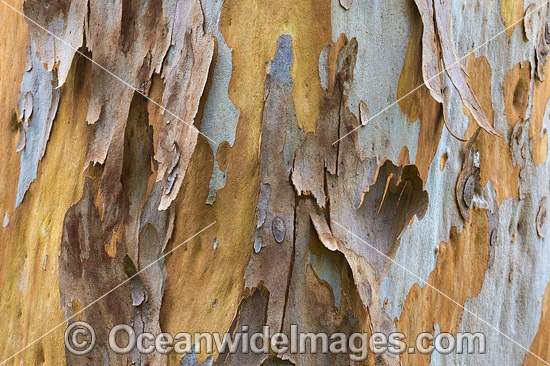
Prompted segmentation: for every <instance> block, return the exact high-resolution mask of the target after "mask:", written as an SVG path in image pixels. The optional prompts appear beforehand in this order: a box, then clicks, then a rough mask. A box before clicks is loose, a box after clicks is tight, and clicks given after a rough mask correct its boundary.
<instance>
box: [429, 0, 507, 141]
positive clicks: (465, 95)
mask: <svg viewBox="0 0 550 366" xmlns="http://www.w3.org/2000/svg"><path fill="white" fill-rule="evenodd" d="M434 10H435V20H436V22H435V23H436V26H437V32H438V35H439V40H440V46H441V54H442V56H443V63H444V65H445V70H446V72H447V75H449V78H450V79H451V82H452V83H453V85H454V86H455V88H456V90H458V93H459V94H460V97H461V98H462V103H464V105H465V106H466V108H468V110H469V111H470V112H471V113H472V116H473V117H474V118H475V120H476V121H477V123H478V124H479V125H480V126H481V128H483V129H484V130H485V131H487V132H488V133H489V134H491V135H497V136H498V134H497V131H496V130H495V129H494V128H493V126H491V124H490V122H489V119H488V118H487V116H486V115H485V113H484V112H483V109H482V108H481V104H480V103H479V100H478V99H477V97H476V95H475V94H474V91H473V90H472V88H471V86H470V84H469V83H468V81H467V80H466V73H465V72H464V69H463V68H462V65H461V64H460V59H459V57H458V55H457V54H456V50H455V47H454V44H453V36H452V30H451V25H452V19H451V8H450V2H449V1H448V0H435V1H434ZM424 26H426V25H425V23H424Z"/></svg>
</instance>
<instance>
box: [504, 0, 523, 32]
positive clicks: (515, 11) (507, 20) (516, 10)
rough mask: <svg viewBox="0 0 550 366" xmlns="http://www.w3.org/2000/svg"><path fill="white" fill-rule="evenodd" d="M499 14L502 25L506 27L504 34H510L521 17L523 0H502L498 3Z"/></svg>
mask: <svg viewBox="0 0 550 366" xmlns="http://www.w3.org/2000/svg"><path fill="white" fill-rule="evenodd" d="M500 15H501V16H502V20H503V21H504V26H505V27H506V28H508V29H507V30H506V34H508V35H511V34H512V32H513V31H514V28H515V27H516V25H518V24H520V22H519V20H520V19H521V18H522V17H523V0H502V2H501V3H500Z"/></svg>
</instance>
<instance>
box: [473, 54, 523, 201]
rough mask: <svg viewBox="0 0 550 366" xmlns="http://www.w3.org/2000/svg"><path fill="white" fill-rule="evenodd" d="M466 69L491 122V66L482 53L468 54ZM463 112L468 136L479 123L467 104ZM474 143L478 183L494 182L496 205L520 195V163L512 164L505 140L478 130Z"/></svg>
mask: <svg viewBox="0 0 550 366" xmlns="http://www.w3.org/2000/svg"><path fill="white" fill-rule="evenodd" d="M466 69H467V71H468V74H469V75H470V82H471V85H472V89H473V90H474V92H475V94H476V95H477V97H478V99H479V102H480V103H481V106H482V108H483V110H484V111H485V113H486V114H487V118H489V121H490V122H491V124H493V123H494V122H493V118H494V114H495V112H494V110H493V103H492V99H491V76H492V72H491V66H490V65H489V62H488V61H487V59H486V58H485V57H484V56H481V57H479V58H475V56H474V55H470V56H469V57H468V58H467V60H466ZM464 113H465V114H466V115H467V116H469V117H470V124H469V126H468V130H467V132H466V136H471V135H472V134H473V133H474V132H475V130H476V129H477V127H478V125H477V123H476V121H475V119H474V118H473V117H472V116H471V114H470V113H469V111H468V110H467V109H466V108H464ZM475 147H476V148H477V149H478V150H479V168H480V177H481V181H480V183H481V185H486V184H487V182H488V181H489V180H490V181H491V182H493V185H494V187H495V191H496V193H497V198H498V204H499V206H500V203H501V202H502V201H504V200H506V199H508V198H510V197H513V198H514V199H516V200H517V199H519V188H518V178H519V171H520V167H519V166H515V167H514V165H513V164H512V153H511V152H510V147H509V145H508V144H507V143H506V140H505V139H503V138H498V137H495V136H490V135H489V134H488V133H486V132H485V131H480V133H479V136H478V138H477V140H476V142H475Z"/></svg>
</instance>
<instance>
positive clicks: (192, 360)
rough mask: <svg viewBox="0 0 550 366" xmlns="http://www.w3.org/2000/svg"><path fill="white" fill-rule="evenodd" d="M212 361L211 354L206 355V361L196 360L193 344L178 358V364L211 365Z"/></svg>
mask: <svg viewBox="0 0 550 366" xmlns="http://www.w3.org/2000/svg"><path fill="white" fill-rule="evenodd" d="M213 362H214V357H213V356H208V358H207V359H206V361H204V363H200V362H199V361H198V360H197V356H196V354H195V346H194V345H193V346H192V347H191V350H190V351H189V352H187V353H186V354H185V356H183V357H182V359H181V360H180V363H179V366H212V363H213Z"/></svg>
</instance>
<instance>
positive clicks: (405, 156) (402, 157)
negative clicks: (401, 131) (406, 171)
mask: <svg viewBox="0 0 550 366" xmlns="http://www.w3.org/2000/svg"><path fill="white" fill-rule="evenodd" d="M410 163H411V158H410V157H409V149H408V148H407V146H403V148H402V149H401V153H399V159H398V160H397V164H398V165H409V164H410Z"/></svg>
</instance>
